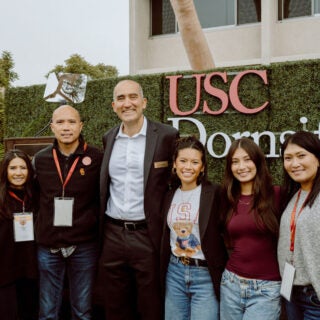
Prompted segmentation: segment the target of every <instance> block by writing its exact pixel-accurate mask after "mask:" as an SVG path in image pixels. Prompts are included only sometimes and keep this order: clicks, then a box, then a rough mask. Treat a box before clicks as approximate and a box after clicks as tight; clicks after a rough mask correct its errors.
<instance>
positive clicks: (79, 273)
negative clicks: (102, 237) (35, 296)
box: [38, 243, 98, 320]
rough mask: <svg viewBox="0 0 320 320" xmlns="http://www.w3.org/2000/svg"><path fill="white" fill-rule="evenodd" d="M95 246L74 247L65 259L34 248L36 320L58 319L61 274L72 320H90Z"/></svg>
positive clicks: (46, 249) (47, 249)
mask: <svg viewBox="0 0 320 320" xmlns="http://www.w3.org/2000/svg"><path fill="white" fill-rule="evenodd" d="M97 258H98V246H97V244H96V243H86V244H80V245H77V247H76V250H75V251H74V252H73V253H72V254H71V255H70V256H69V257H67V258H64V257H63V256H62V255H61V253H60V252H58V253H51V252H50V249H49V248H45V247H42V246H39V247H38V264H39V276H40V301H39V304H40V310H39V320H44V319H50V320H51V319H52V320H58V319H59V312H60V308H61V303H62V293H63V285H64V278H65V274H67V276H68V281H69V282H68V283H69V292H70V305H71V313H72V319H86V320H87V319H91V305H92V303H91V302H92V288H93V282H94V277H95V274H96V268H97Z"/></svg>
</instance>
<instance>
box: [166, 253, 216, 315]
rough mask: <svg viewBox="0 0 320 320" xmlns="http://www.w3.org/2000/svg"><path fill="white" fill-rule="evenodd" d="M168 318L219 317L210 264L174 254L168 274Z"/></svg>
mask: <svg viewBox="0 0 320 320" xmlns="http://www.w3.org/2000/svg"><path fill="white" fill-rule="evenodd" d="M165 319H166V320H189V319H191V320H218V319H219V303H218V301H217V298H216V296H215V293H214V289H213V284H212V280H211V277H210V274H209V271H208V268H206V267H197V266H185V265H183V264H182V263H181V262H179V261H178V260H177V258H175V257H173V256H172V257H171V259H170V263H169V266H168V271H167V278H166V297H165Z"/></svg>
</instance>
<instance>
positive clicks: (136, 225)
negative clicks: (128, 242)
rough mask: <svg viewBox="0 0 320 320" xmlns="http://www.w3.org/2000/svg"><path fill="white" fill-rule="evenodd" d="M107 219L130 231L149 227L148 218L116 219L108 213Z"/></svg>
mask: <svg viewBox="0 0 320 320" xmlns="http://www.w3.org/2000/svg"><path fill="white" fill-rule="evenodd" d="M106 221H108V222H110V223H111V224H114V225H116V226H119V227H123V228H124V229H125V230H128V231H136V230H142V229H147V222H146V220H139V221H128V220H120V219H114V218H111V217H110V216H108V215H106Z"/></svg>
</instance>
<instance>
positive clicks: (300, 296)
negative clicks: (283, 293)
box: [286, 285, 320, 320]
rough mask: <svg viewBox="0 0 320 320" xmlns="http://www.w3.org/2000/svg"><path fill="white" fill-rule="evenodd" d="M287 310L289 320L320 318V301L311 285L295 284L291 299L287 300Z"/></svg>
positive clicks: (315, 319) (314, 319) (313, 319)
mask: <svg viewBox="0 0 320 320" xmlns="http://www.w3.org/2000/svg"><path fill="white" fill-rule="evenodd" d="M286 310H287V316H288V319H289V320H317V319H320V301H319V298H318V296H317V294H316V292H315V291H314V288H313V287H312V286H311V285H310V286H293V289H292V295H291V301H290V302H288V301H287V300H286Z"/></svg>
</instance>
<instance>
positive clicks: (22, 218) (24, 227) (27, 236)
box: [13, 212, 34, 242]
mask: <svg viewBox="0 0 320 320" xmlns="http://www.w3.org/2000/svg"><path fill="white" fill-rule="evenodd" d="M13 230H14V241H15V242H22V241H33V240H34V233H33V214H32V212H18V213H14V214H13Z"/></svg>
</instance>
